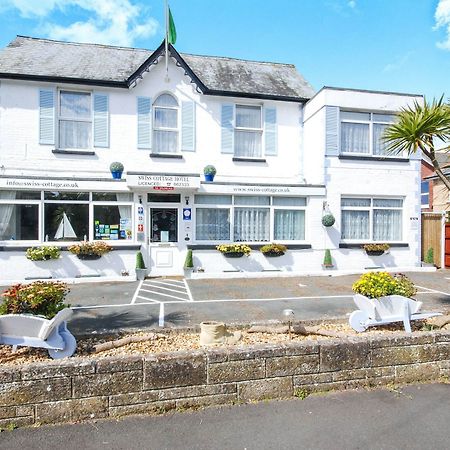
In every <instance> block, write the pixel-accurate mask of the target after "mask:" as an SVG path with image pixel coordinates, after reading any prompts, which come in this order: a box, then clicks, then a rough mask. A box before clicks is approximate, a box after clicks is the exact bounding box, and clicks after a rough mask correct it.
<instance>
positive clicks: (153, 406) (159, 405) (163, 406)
mask: <svg viewBox="0 0 450 450" xmlns="http://www.w3.org/2000/svg"><path fill="white" fill-rule="evenodd" d="M175 408H176V403H175V401H167V402H154V403H139V404H136V405H126V406H116V407H110V408H109V416H110V417H123V416H129V415H130V414H164V413H165V412H168V411H170V410H172V409H175Z"/></svg>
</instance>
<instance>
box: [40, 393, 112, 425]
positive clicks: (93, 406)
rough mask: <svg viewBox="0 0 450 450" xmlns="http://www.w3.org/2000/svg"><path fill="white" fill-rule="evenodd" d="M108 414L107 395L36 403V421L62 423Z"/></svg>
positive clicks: (101, 416)
mask: <svg viewBox="0 0 450 450" xmlns="http://www.w3.org/2000/svg"><path fill="white" fill-rule="evenodd" d="M107 416H108V397H91V398H83V399H72V400H65V401H61V402H52V403H40V404H39V405H36V422H39V423H42V424H44V423H62V422H73V421H78V420H85V419H99V418H103V417H107Z"/></svg>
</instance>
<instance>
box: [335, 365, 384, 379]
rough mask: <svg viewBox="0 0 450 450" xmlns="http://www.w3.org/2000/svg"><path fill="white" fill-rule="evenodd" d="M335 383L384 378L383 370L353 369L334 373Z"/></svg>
mask: <svg viewBox="0 0 450 450" xmlns="http://www.w3.org/2000/svg"><path fill="white" fill-rule="evenodd" d="M332 374H333V381H346V380H359V379H364V378H375V377H381V376H382V370H381V368H375V369H351V370H339V371H338V372H333V373H332Z"/></svg>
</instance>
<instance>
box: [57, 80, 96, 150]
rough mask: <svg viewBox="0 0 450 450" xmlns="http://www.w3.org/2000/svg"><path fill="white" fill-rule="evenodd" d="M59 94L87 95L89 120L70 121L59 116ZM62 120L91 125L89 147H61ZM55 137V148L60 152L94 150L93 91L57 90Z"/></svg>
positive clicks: (70, 119)
mask: <svg viewBox="0 0 450 450" xmlns="http://www.w3.org/2000/svg"><path fill="white" fill-rule="evenodd" d="M61 92H74V93H77V94H89V96H90V103H91V118H90V119H72V118H67V117H64V116H62V115H61ZM62 120H66V121H72V122H89V123H90V124H91V145H90V146H89V147H85V148H80V147H74V148H72V147H64V148H63V147H61V136H60V122H61V121H62ZM56 135H57V142H58V146H57V148H58V149H60V150H68V151H78V152H85V151H89V150H92V149H93V148H94V93H93V91H86V90H80V89H65V88H59V89H58V90H57V104H56Z"/></svg>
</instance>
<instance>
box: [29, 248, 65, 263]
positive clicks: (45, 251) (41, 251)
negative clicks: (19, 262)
mask: <svg viewBox="0 0 450 450" xmlns="http://www.w3.org/2000/svg"><path fill="white" fill-rule="evenodd" d="M60 256H61V249H60V248H59V247H54V246H50V245H43V246H42V247H30V248H28V249H27V253H26V257H27V258H28V259H30V260H31V261H46V260H48V259H58V258H59V257H60Z"/></svg>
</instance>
